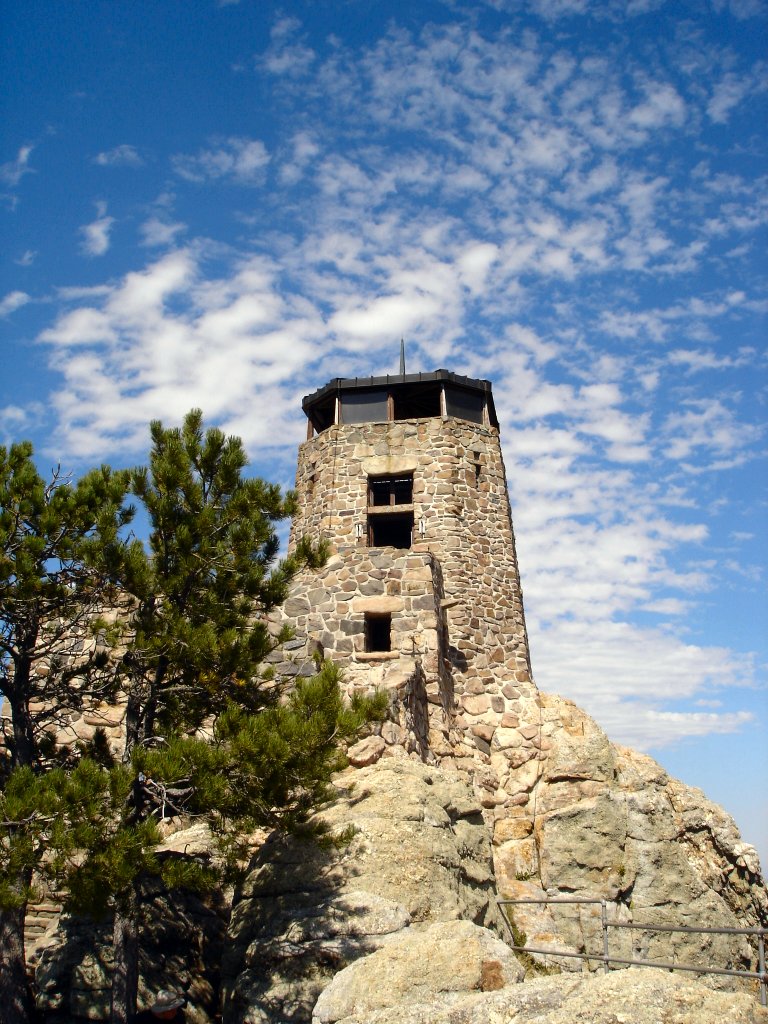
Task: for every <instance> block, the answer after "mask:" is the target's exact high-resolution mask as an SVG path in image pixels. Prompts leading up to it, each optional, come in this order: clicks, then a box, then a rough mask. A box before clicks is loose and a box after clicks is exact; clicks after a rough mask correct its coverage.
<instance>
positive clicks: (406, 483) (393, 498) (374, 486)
mask: <svg viewBox="0 0 768 1024" xmlns="http://www.w3.org/2000/svg"><path fill="white" fill-rule="evenodd" d="M368 504H369V505H370V506H375V507H377V508H378V507H379V506H382V505H411V504H413V473H408V474H406V475H403V476H380V477H369V479H368Z"/></svg>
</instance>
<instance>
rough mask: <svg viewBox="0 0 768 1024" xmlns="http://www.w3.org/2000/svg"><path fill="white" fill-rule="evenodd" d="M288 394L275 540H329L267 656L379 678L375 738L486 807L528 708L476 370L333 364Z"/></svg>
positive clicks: (285, 667)
mask: <svg viewBox="0 0 768 1024" xmlns="http://www.w3.org/2000/svg"><path fill="white" fill-rule="evenodd" d="M303 409H304V412H305V413H306V416H307V421H308V423H307V440H306V442H305V443H304V444H302V445H301V448H300V451H299V460H298V471H297V475H296V490H297V494H298V505H299V508H298V512H297V515H296V517H295V519H294V521H293V526H292V533H291V541H290V543H291V546H293V545H295V543H296V541H297V539H298V538H300V537H302V536H308V537H310V538H311V539H312V540H314V541H319V540H325V541H327V542H328V544H329V547H330V552H331V555H330V558H329V560H328V562H327V563H326V565H325V567H324V569H323V570H321V571H320V572H319V573H317V572H314V573H309V572H307V573H305V574H302V575H301V576H300V577H299V578H298V579H297V580H296V582H295V584H294V586H293V589H292V592H291V596H290V598H289V600H288V601H287V602H286V604H285V605H284V606H283V609H282V610H281V614H282V617H283V618H284V619H286V620H287V621H289V622H290V623H291V625H292V626H293V628H294V630H295V632H296V639H295V640H293V641H291V642H290V643H289V644H288V645H287V648H289V649H284V651H283V655H282V656H283V658H284V659H285V660H284V661H283V663H282V664H281V665H280V670H281V671H283V672H286V671H289V672H294V673H296V672H299V673H301V672H305V673H306V672H310V671H312V662H311V657H310V656H311V654H312V653H313V652H316V651H320V652H322V653H323V654H324V656H325V657H330V658H332V659H333V660H334V661H337V662H339V663H340V664H341V666H342V667H343V670H344V680H345V685H346V686H347V688H348V689H349V690H350V691H351V690H354V689H360V688H362V689H365V690H368V689H371V688H374V687H378V688H384V689H386V690H387V691H388V692H389V694H390V698H391V712H390V720H389V721H387V722H386V723H384V724H383V726H382V727H381V732H380V735H381V742H380V743H379V747H380V748H381V749H386V748H385V745H387V746H389V747H395V746H400V747H403V748H404V749H405V750H406V751H407V752H408V753H410V755H411V756H414V757H419V758H421V759H423V760H425V761H428V762H431V763H440V764H444V765H450V766H452V767H456V768H459V769H463V770H466V771H468V772H470V773H471V774H472V775H473V777H474V778H475V783H476V787H477V789H478V794H479V796H480V798H481V801H482V803H483V805H484V806H485V808H486V810H487V812H488V813H489V817H497V818H501V817H503V816H504V815H505V813H506V810H505V809H509V808H510V806H512V805H513V804H514V802H515V801H516V799H519V792H520V780H519V778H518V776H519V771H518V769H519V768H520V767H521V764H522V763H523V762H522V761H521V760H520V759H519V757H518V756H517V755H519V753H520V751H519V749H518V748H519V747H520V745H521V744H523V745H524V746H525V747H529V746H531V745H532V744H534V745H535V742H536V740H535V736H534V734H536V733H537V732H538V731H539V729H538V726H535V727H533V734H532V735H531V736H530V737H527V738H526V737H525V733H526V731H530V726H528V723H530V722H532V721H537V720H539V719H540V709H539V706H538V694H537V692H536V688H535V686H534V685H533V682H532V680H531V672H530V658H529V652H528V640H527V635H526V629H525V619H524V614H523V600H522V591H521V587H520V577H519V572H518V566H517V558H516V554H515V540H514V534H513V529H512V519H511V514H510V506H509V497H508V493H507V483H506V477H505V472H504V463H503V460H502V455H501V447H500V443H499V426H498V420H497V417H496V411H495V408H494V403H493V395H492V391H491V385H490V382H488V381H486V380H473V379H470V378H468V377H462V376H459V375H457V374H454V373H451V372H449V371H448V370H436V371H435V372H433V373H419V374H404V373H403V374H400V375H397V376H392V377H389V376H387V377H367V378H354V379H340V378H337V379H335V380H332V381H331V382H330V383H329V384H327V385H325V387H323V388H320V390H318V391H316V392H315V393H314V394H312V395H309V396H308V397H306V398H305V399H304V402H303ZM521 734H522V735H521ZM535 753H536V751H535V750H531V751H529V752H527V756H526V758H525V760H528V759H530V756H531V754H534V755H535ZM513 775H514V776H515V782H514V785H505V784H506V783H507V782H508V781H509V780H510V778H511V776H513ZM532 782H533V780H530V782H529V786H530V783H532Z"/></svg>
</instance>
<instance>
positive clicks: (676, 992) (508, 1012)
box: [324, 967, 768, 1024]
mask: <svg viewBox="0 0 768 1024" xmlns="http://www.w3.org/2000/svg"><path fill="white" fill-rule="evenodd" d="M326 1021H327V1024H331V1021H330V1019H328V1018H326V1019H325V1020H324V1024H326ZM766 1021H768V1011H767V1010H765V1009H763V1008H762V1007H761V1006H760V1005H759V1004H758V1003H757V1000H756V999H755V997H754V995H748V994H745V993H733V992H713V991H711V990H709V989H707V988H705V987H704V986H702V985H700V984H698V983H696V982H694V981H689V980H686V979H684V978H680V977H678V976H675V975H669V974H664V973H662V972H661V971H655V970H652V969H650V968H640V967H633V968H630V969H629V970H626V971H615V972H613V973H611V974H591V975H589V974H583V975H578V976H576V975H567V976H559V977H551V978H537V979H535V980H533V981H526V982H524V983H523V984H522V985H512V986H509V987H506V988H503V989H501V990H499V991H497V992H485V993H484V992H475V993H460V994H457V995H456V996H455V997H454V999H452V1000H450V1001H447V1000H445V999H438V1000H434V1001H431V1002H423V1003H416V1002H408V1003H406V1004H401V1005H400V1006H397V1007H394V1006H385V1007H383V1008H381V1009H374V1010H369V1009H367V1008H366V1009H364V1010H363V1011H362V1012H358V1011H354V1012H352V1013H351V1014H349V1015H348V1016H346V1017H341V1018H336V1019H335V1020H333V1024H764V1022H766Z"/></svg>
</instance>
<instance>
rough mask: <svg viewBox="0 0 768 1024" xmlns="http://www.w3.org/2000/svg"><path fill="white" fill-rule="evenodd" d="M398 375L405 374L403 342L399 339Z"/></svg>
mask: <svg viewBox="0 0 768 1024" xmlns="http://www.w3.org/2000/svg"><path fill="white" fill-rule="evenodd" d="M400 376H401V377H404V376H405V342H404V341H403V339H402V338H401V339H400Z"/></svg>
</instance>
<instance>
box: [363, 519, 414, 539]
mask: <svg viewBox="0 0 768 1024" xmlns="http://www.w3.org/2000/svg"><path fill="white" fill-rule="evenodd" d="M412 541H413V512H398V513H393V514H391V515H372V516H369V517H368V546H369V547H372V548H409V547H410V546H411V543H412Z"/></svg>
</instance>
